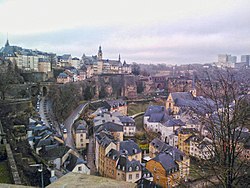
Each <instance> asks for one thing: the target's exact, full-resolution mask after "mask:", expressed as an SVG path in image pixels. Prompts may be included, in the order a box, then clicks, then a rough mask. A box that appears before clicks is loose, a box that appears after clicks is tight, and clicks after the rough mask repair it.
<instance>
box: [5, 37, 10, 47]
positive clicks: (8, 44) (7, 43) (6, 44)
mask: <svg viewBox="0 0 250 188" xmlns="http://www.w3.org/2000/svg"><path fill="white" fill-rule="evenodd" d="M6 46H10V43H9V39H8V38H7V41H6V43H5V47H6Z"/></svg>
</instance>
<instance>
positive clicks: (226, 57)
mask: <svg viewBox="0 0 250 188" xmlns="http://www.w3.org/2000/svg"><path fill="white" fill-rule="evenodd" d="M236 62H237V57H236V56H231V55H230V54H219V55H218V62H217V63H216V66H218V67H234V64H235V63H236Z"/></svg>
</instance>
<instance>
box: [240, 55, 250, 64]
mask: <svg viewBox="0 0 250 188" xmlns="http://www.w3.org/2000/svg"><path fill="white" fill-rule="evenodd" d="M241 62H244V63H246V64H247V65H248V66H250V55H242V56H241Z"/></svg>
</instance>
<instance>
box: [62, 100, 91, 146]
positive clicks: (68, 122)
mask: <svg viewBox="0 0 250 188" xmlns="http://www.w3.org/2000/svg"><path fill="white" fill-rule="evenodd" d="M87 105H88V103H85V104H80V105H79V106H78V107H77V108H76V109H75V110H74V111H73V112H72V113H71V114H70V116H69V117H68V118H67V119H66V120H65V121H64V127H65V128H66V129H67V139H66V140H65V144H66V145H67V146H69V147H70V148H72V149H74V148H75V143H74V139H73V137H72V125H73V124H74V122H75V120H77V119H78V118H79V116H80V114H81V113H82V111H83V109H84V108H85V107H86V106H87Z"/></svg>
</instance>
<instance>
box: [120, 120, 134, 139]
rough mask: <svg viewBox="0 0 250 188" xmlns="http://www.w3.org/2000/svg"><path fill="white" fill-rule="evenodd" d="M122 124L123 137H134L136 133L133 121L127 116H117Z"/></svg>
mask: <svg viewBox="0 0 250 188" xmlns="http://www.w3.org/2000/svg"><path fill="white" fill-rule="evenodd" d="M117 117H118V118H119V119H120V121H121V123H122V124H123V132H124V136H134V135H135V133H136V126H135V120H134V119H133V118H131V117H128V116H117Z"/></svg>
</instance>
